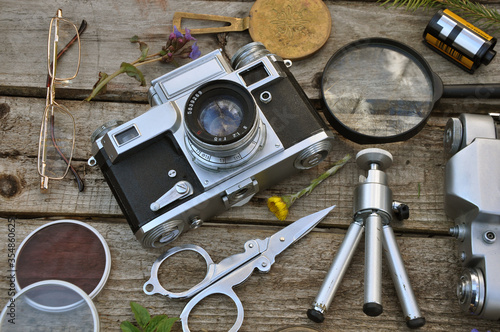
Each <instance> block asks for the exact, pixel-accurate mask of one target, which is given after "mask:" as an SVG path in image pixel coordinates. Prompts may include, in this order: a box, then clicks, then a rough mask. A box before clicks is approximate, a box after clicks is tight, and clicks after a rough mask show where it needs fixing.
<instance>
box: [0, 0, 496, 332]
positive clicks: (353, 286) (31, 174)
mask: <svg viewBox="0 0 500 332" xmlns="http://www.w3.org/2000/svg"><path fill="white" fill-rule="evenodd" d="M253 3H254V2H253V1H250V0H245V1H238V0H234V1H214V0H205V1H201V0H198V1H191V0H190V1H180V0H110V1H96V0H85V1H78V2H72V3H71V5H69V4H68V3H66V2H63V3H61V4H54V3H52V2H50V1H46V0H42V1H36V2H32V1H30V2H28V1H14V0H2V5H1V8H2V10H1V11H0V36H2V38H3V39H2V46H3V47H2V49H1V50H0V78H1V80H0V218H8V217H10V218H13V217H16V218H18V219H17V221H16V228H15V237H16V243H17V245H19V244H20V242H21V241H22V240H23V239H24V238H25V237H26V236H27V235H28V234H29V233H30V232H31V231H32V230H34V229H35V228H37V227H39V226H41V225H43V224H45V223H47V222H49V221H52V220H57V219H63V218H71V219H77V220H82V221H85V222H88V223H89V224H90V225H92V226H94V227H95V228H96V229H97V230H98V231H99V232H101V234H102V235H103V236H104V238H105V239H106V241H107V242H108V244H109V246H110V249H111V255H112V271H111V275H110V278H109V280H108V282H107V284H106V287H105V288H104V289H103V291H102V292H101V294H100V295H98V297H97V298H96V299H95V304H96V306H97V309H98V311H99V314H100V321H101V324H102V329H101V330H102V331H118V330H119V325H120V322H122V321H124V320H133V316H132V314H131V311H130V309H129V302H130V301H136V302H139V303H141V304H143V305H145V306H146V307H148V308H149V309H150V310H151V312H152V313H154V314H162V313H165V314H168V315H170V316H178V315H179V314H180V312H181V310H182V308H183V307H184V305H185V304H186V303H187V301H185V300H179V301H176V300H169V299H166V298H163V297H161V296H147V295H145V294H144V292H143V291H142V286H143V284H144V282H146V281H147V280H148V279H149V273H150V268H151V265H152V264H153V262H154V260H155V259H156V258H157V257H158V256H159V255H160V254H161V253H162V252H163V251H164V250H165V249H166V248H165V249H144V248H142V247H141V245H140V243H139V242H138V241H137V240H136V239H135V237H134V235H133V234H132V232H131V231H130V228H129V226H128V224H127V222H126V220H125V218H124V216H123V214H122V212H121V211H120V209H119V207H118V204H117V202H116V201H115V199H114V197H113V196H112V194H111V191H110V189H109V187H108V186H107V184H106V182H105V181H104V179H103V176H102V173H101V171H100V170H99V169H98V168H91V167H89V166H88V165H87V159H88V158H89V157H90V156H91V154H90V148H91V144H90V135H91V133H92V132H93V131H94V130H95V129H96V128H97V127H98V126H100V125H101V124H103V123H104V122H106V121H108V120H111V119H123V120H129V119H132V118H135V117H137V116H138V115H140V114H142V113H144V112H146V111H147V110H148V109H149V106H148V105H147V89H148V87H140V86H139V85H138V83H137V82H136V81H135V80H133V79H132V78H130V77H126V76H122V77H118V78H117V79H116V80H114V81H112V83H110V85H109V87H108V92H107V93H106V94H105V95H102V96H99V97H98V98H96V101H93V102H91V103H85V102H82V101H81V100H83V99H84V98H85V97H86V96H87V95H88V94H89V93H90V90H91V87H92V86H93V84H94V83H95V81H96V80H97V75H98V72H99V71H104V72H107V73H111V72H113V71H114V70H116V69H117V68H118V66H119V64H120V63H121V62H122V61H133V60H134V59H135V58H136V57H137V56H138V55H139V51H138V50H137V45H135V44H131V43H130V42H129V38H130V37H131V36H133V35H136V34H137V35H139V36H140V38H141V39H142V40H144V41H146V42H147V43H148V44H149V45H150V47H151V48H152V49H155V50H156V49H160V48H161V46H162V45H163V44H164V42H165V40H166V38H167V37H168V35H169V33H170V32H171V29H172V27H171V21H172V16H173V13H174V12H175V11H190V12H195V13H211V14H218V15H225V16H234V17H245V16H247V15H248V13H249V12H250V9H251V7H252V5H253ZM488 3H489V4H491V6H493V7H494V8H500V5H498V4H497V3H496V4H494V3H495V1H491V2H488ZM325 4H326V5H327V6H328V8H329V10H330V13H331V15H332V33H331V36H330V38H329V40H328V41H327V43H326V44H325V46H324V47H323V48H322V49H321V50H320V51H319V52H318V53H316V54H314V55H313V56H311V57H309V58H307V59H305V60H300V61H295V62H294V64H293V66H292V68H291V70H292V72H293V74H294V75H295V77H296V79H297V80H298V82H299V83H300V85H301V86H302V88H303V89H304V90H305V92H306V94H307V95H308V96H309V97H310V98H311V100H312V102H313V104H314V105H315V107H316V108H317V109H318V110H319V111H320V112H322V111H323V109H322V105H321V102H320V83H321V73H322V71H323V68H324V66H325V64H326V63H327V61H328V59H329V58H330V57H331V55H332V54H333V53H334V52H335V51H337V50H338V49H339V48H341V47H342V46H344V45H346V44H347V43H349V42H353V41H355V40H358V39H360V38H367V37H387V38H393V39H395V40H398V41H402V42H404V43H406V44H408V45H409V46H411V47H413V48H415V49H416V50H417V51H418V52H420V53H421V54H422V55H423V56H424V57H425V59H426V60H427V61H428V62H429V64H430V65H431V67H432V68H433V70H434V71H436V73H437V74H438V75H439V76H440V77H441V78H442V80H443V82H444V83H445V84H459V83H498V78H499V77H500V61H499V60H498V59H494V60H493V61H492V62H491V64H490V65H488V66H481V67H480V69H478V70H477V71H476V73H475V74H474V75H469V74H467V73H465V72H463V71H462V70H461V69H459V68H458V67H455V66H454V65H453V64H451V63H450V62H448V61H446V60H444V59H443V58H442V57H441V56H439V55H438V54H436V53H435V52H433V51H431V50H430V49H428V48H427V47H425V46H424V45H423V43H422V36H421V35H422V32H423V30H424V28H425V26H426V25H427V23H428V21H429V19H430V18H431V16H432V15H433V14H434V10H430V11H425V10H418V11H415V12H407V11H405V10H404V9H386V8H383V7H380V6H379V4H377V3H373V2H371V1H368V2H364V1H325ZM57 5H59V6H62V8H63V14H64V16H65V17H67V18H69V19H71V20H73V21H74V22H75V23H79V22H80V20H81V19H83V18H85V19H86V20H87V21H88V23H89V27H88V30H87V31H86V32H85V33H84V35H83V36H82V67H81V71H80V73H79V75H78V78H77V80H76V81H74V83H73V84H72V85H71V86H66V87H61V88H60V89H58V90H57V94H56V96H57V98H58V99H59V100H60V102H61V103H62V104H64V105H66V106H68V107H69V109H70V110H71V112H72V114H73V115H74V117H75V120H76V124H77V128H76V129H77V141H76V152H75V157H74V161H73V165H74V166H75V167H76V168H77V169H78V171H79V172H80V173H81V174H82V176H83V178H84V181H85V184H86V189H85V191H84V192H82V193H78V192H77V189H76V185H75V183H74V181H73V180H72V179H71V178H70V177H69V176H67V177H66V178H65V179H64V180H62V181H54V182H52V183H51V187H52V189H51V192H50V193H48V194H41V193H40V191H39V176H38V173H37V170H36V164H37V148H38V147H37V144H38V135H39V130H40V121H41V117H42V112H43V108H44V103H45V88H44V85H45V77H46V64H45V52H46V37H47V29H48V23H49V18H50V17H51V16H52V15H53V14H54V13H55V10H56V9H57V7H56V6H57ZM188 23H189V26H188V27H191V28H195V27H201V26H204V24H205V23H200V22H188ZM197 37H198V44H199V46H200V49H201V51H202V53H203V54H206V53H209V52H211V51H212V50H214V49H216V48H219V47H223V50H224V52H225V54H226V55H227V56H228V57H231V56H232V55H233V54H234V53H235V52H236V51H237V49H238V48H240V47H241V46H243V45H245V44H246V43H248V42H250V41H251V39H250V36H249V34H248V32H238V33H231V34H228V35H226V36H223V35H218V36H215V35H201V36H197ZM173 68H174V66H172V65H164V64H153V65H149V66H144V67H143V69H144V74H145V76H146V79H147V81H151V80H152V79H154V78H156V77H158V76H160V75H163V74H164V73H166V72H168V71H170V70H172V69H173ZM499 106H500V102H499V101H496V100H479V99H474V98H470V99H466V100H459V99H448V100H441V101H440V103H439V104H438V105H436V108H435V109H434V111H433V113H432V116H431V117H430V119H429V121H428V123H427V125H426V126H425V127H424V129H423V130H422V131H421V132H420V133H419V134H418V135H416V136H415V137H413V138H412V139H409V140H408V141H405V142H401V143H392V144H383V145H368V146H361V145H358V144H355V143H352V142H350V141H348V140H346V139H344V138H342V137H341V136H339V135H337V143H336V144H335V146H334V148H333V151H332V153H331V154H330V155H329V156H328V158H327V160H326V161H325V162H323V163H321V164H320V165H319V166H317V167H315V168H313V169H311V170H307V171H302V172H301V173H299V174H297V175H295V176H292V177H290V178H289V179H287V180H286V181H284V182H282V183H280V184H277V185H275V186H274V187H272V188H269V189H268V190H265V191H261V192H259V193H258V194H257V195H256V196H255V197H254V198H253V199H252V200H251V201H250V202H249V203H248V204H246V205H245V206H243V207H239V208H234V209H232V210H229V211H226V212H225V213H222V214H221V215H218V216H215V217H214V218H212V219H211V220H209V221H206V223H205V225H204V226H202V227H201V228H200V229H198V230H194V231H189V232H185V233H184V234H183V235H182V236H181V237H180V238H179V239H178V240H176V241H175V242H174V243H173V244H172V245H180V244H184V243H194V244H198V245H200V246H202V247H204V248H205V249H206V250H207V251H208V252H209V253H210V254H211V255H212V258H213V259H214V261H216V262H218V261H220V260H221V259H223V258H225V257H228V256H230V255H232V254H236V253H239V252H242V251H243V244H244V243H245V241H246V240H248V239H253V238H265V237H266V236H269V235H271V234H273V233H274V232H276V231H277V230H279V229H281V228H282V227H283V226H285V225H287V224H289V223H291V222H293V221H295V220H297V219H299V218H301V217H303V216H305V215H307V214H310V213H313V212H315V211H318V210H320V209H323V208H326V207H328V206H330V205H332V204H336V205H337V207H336V208H335V210H334V211H333V212H332V213H330V214H329V215H328V216H327V217H326V218H325V220H324V221H323V222H322V223H321V224H320V225H319V226H318V227H317V229H315V230H314V231H313V232H312V233H311V234H309V235H308V236H306V237H304V238H303V239H302V240H301V241H300V242H298V243H297V244H295V245H294V246H292V247H291V248H289V249H288V250H286V251H285V252H284V253H283V254H282V255H280V256H278V258H277V261H276V263H275V264H274V265H273V267H272V268H271V271H270V273H269V274H259V273H257V272H255V273H254V274H253V275H252V276H251V277H250V278H249V280H248V281H247V282H246V283H244V284H243V285H241V286H240V287H238V288H237V289H236V292H237V294H238V296H240V298H241V300H242V302H243V305H244V308H245V323H244V325H243V328H242V329H241V331H275V330H277V329H280V328H284V327H286V326H302V327H311V328H315V329H317V330H319V331H370V330H371V331H405V330H408V328H407V327H406V324H405V322H404V319H403V313H402V311H401V308H400V306H399V303H398V300H397V298H396V293H395V290H394V287H393V284H392V280H391V278H390V276H389V273H388V271H387V266H386V265H385V263H384V275H383V304H384V313H383V314H382V315H381V316H379V317H375V318H373V317H368V316H366V315H364V313H363V312H362V305H363V283H364V282H363V270H364V245H363V243H361V244H360V247H359V248H358V250H357V252H356V254H355V257H354V259H353V262H352V266H351V267H350V268H349V270H348V273H347V275H346V277H345V279H344V280H343V281H342V285H341V287H340V289H339V290H338V292H337V295H336V297H335V301H334V303H333V304H332V306H331V308H330V310H329V311H328V313H327V317H326V320H325V322H324V323H323V324H315V323H312V322H310V321H309V320H308V319H307V317H306V315H305V312H306V310H307V309H308V308H309V307H310V305H311V303H312V301H313V300H314V298H315V296H316V295H317V292H318V290H319V287H320V285H321V283H322V281H323V278H324V277H325V275H326V273H327V271H328V269H329V267H330V264H331V262H332V259H333V257H334V255H335V253H336V252H337V250H338V248H339V246H340V243H341V241H342V239H343V237H344V234H345V230H346V229H347V227H348V225H349V223H350V222H351V220H352V213H353V211H352V204H353V203H352V202H353V190H354V187H355V185H356V184H357V183H358V177H359V175H360V171H359V170H358V168H357V166H356V164H355V161H354V156H355V155H356V153H357V152H358V151H360V150H361V149H363V148H366V147H378V148H383V149H386V150H388V151H390V152H391V153H392V154H393V156H394V163H393V166H392V167H391V168H389V169H388V170H387V174H388V177H389V184H390V188H391V189H392V191H393V195H394V199H396V200H398V201H401V202H404V203H406V204H408V205H409V206H410V219H409V220H405V221H403V222H397V221H395V222H394V223H393V227H394V229H395V231H396V234H397V241H398V244H399V246H400V249H401V253H402V256H403V260H404V262H405V265H406V268H407V271H408V274H409V277H410V280H411V282H412V286H413V289H414V291H415V293H416V297H417V301H418V303H419V305H420V308H421V311H422V313H423V314H424V316H425V317H426V319H427V324H426V325H425V327H423V328H421V329H420V331H465V332H469V331H471V330H472V329H473V328H476V329H478V330H479V332H486V331H497V330H498V329H499V328H500V325H499V323H498V322H489V321H484V320H479V319H475V318H473V317H469V316H466V315H465V314H463V313H462V312H461V311H460V308H459V306H458V304H457V300H456V295H455V283H456V280H457V279H458V276H459V273H460V270H461V266H460V264H459V260H458V257H457V256H458V254H457V252H456V251H457V249H456V245H455V242H456V240H455V239H454V238H452V237H451V236H449V235H448V229H449V228H450V227H451V226H453V224H454V223H453V221H452V220H450V219H449V218H448V217H447V216H446V215H445V213H444V197H443V190H444V188H443V187H444V183H443V182H444V167H445V164H446V161H447V157H446V156H445V154H444V152H443V147H442V139H443V130H444V126H445V124H446V121H447V120H448V118H449V117H450V116H457V115H458V114H460V113H463V112H469V113H481V114H486V113H488V112H498V109H499ZM346 154H350V155H351V156H352V157H353V159H351V160H350V161H349V162H348V164H347V165H345V166H344V167H343V168H342V169H341V170H340V171H339V172H338V174H336V175H334V176H332V177H331V178H329V179H327V180H326V181H325V182H324V183H323V184H321V185H320V186H318V187H317V188H316V189H315V190H314V191H313V193H312V194H311V195H309V196H307V197H303V198H301V199H300V200H298V201H297V202H296V203H295V204H294V206H292V208H291V209H290V214H289V217H288V218H287V220H286V221H285V222H279V221H277V220H276V219H275V217H274V216H273V215H272V214H271V213H270V212H269V211H268V209H267V207H266V200H267V198H268V197H270V196H272V195H284V194H290V193H293V192H297V191H298V190H300V189H302V188H303V187H305V186H307V185H308V184H309V183H310V181H311V180H313V179H314V178H316V177H317V176H319V175H320V174H321V173H322V172H324V171H325V170H326V169H328V167H329V165H330V164H332V163H333V162H335V161H336V160H338V159H340V158H342V157H343V156H344V155H346ZM7 238H8V229H7V219H0V271H3V272H2V273H0V276H1V277H4V276H5V277H7V276H8V272H7V271H8V266H7V263H8V261H7V259H8V258H7V253H8V244H7ZM172 245H170V246H172ZM170 246H169V247H170ZM163 268H164V270H163ZM203 268H204V265H203V262H201V261H200V259H199V258H198V257H196V256H182V257H180V258H176V259H172V261H169V264H168V266H165V267H162V274H161V276H160V277H161V280H162V282H165V283H166V284H168V285H169V286H171V287H172V288H174V289H176V288H179V289H180V288H187V287H186V286H187V285H193V284H194V281H193V280H195V279H197V280H200V278H201V277H202V274H201V273H200V271H202V270H203ZM184 271H185V272H184ZM178 272H180V274H177V273H178ZM174 276H179V277H178V278H174ZM9 286H10V285H9V280H8V278H3V281H1V282H0V306H2V305H3V304H4V303H6V302H7V301H8V299H9V296H8V291H9ZM223 300H224V301H223ZM233 309H234V307H233V306H232V304H231V303H228V301H225V299H222V298H220V297H215V298H209V299H208V300H207V301H205V302H204V303H203V307H201V308H199V309H198V310H197V311H195V312H194V313H193V314H194V315H195V317H194V318H195V324H196V326H195V328H193V330H195V329H196V330H201V331H221V330H227V329H228V328H229V327H230V325H231V324H232V322H233V321H234V318H235V316H234V313H235V312H234V310H233ZM174 331H181V328H180V324H177V325H176V326H175V328H174Z"/></svg>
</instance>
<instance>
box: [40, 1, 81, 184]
mask: <svg viewBox="0 0 500 332" xmlns="http://www.w3.org/2000/svg"><path fill="white" fill-rule="evenodd" d="M86 27H87V22H86V21H85V20H83V21H82V24H81V26H80V28H79V29H78V28H77V27H76V25H74V24H73V23H72V22H70V21H68V20H66V19H64V18H63V17H62V10H61V9H59V10H57V14H56V16H55V17H53V18H52V19H51V20H50V28H49V38H48V41H47V69H48V74H47V99H46V102H45V111H44V114H43V119H42V125H41V128H40V139H39V142H38V173H39V174H40V176H41V182H40V189H41V191H42V192H45V191H47V190H48V189H49V180H61V179H63V178H64V177H65V176H66V174H67V173H68V170H71V172H72V173H73V175H74V177H75V179H76V181H77V184H78V190H79V191H83V188H84V184H83V181H82V179H81V178H80V176H79V175H78V173H77V172H76V170H75V169H74V168H73V166H71V160H72V158H73V150H74V147H75V119H74V118H73V115H71V113H70V111H69V110H68V108H67V107H65V106H64V105H61V104H59V103H57V102H56V101H55V86H56V84H67V83H69V82H70V81H71V80H73V79H74V78H75V77H76V75H77V74H78V70H79V68H80V56H81V52H80V34H82V33H83V32H84V31H85V29H86ZM71 36H73V37H71ZM75 42H77V44H78V49H77V50H76V49H75V48H73V49H71V50H70V48H71V46H72V45H73V44H74V43H75ZM59 44H62V45H66V46H65V47H64V48H63V49H61V50H60V51H58V45H59ZM63 54H66V56H65V58H64V59H61V57H62V55H63Z"/></svg>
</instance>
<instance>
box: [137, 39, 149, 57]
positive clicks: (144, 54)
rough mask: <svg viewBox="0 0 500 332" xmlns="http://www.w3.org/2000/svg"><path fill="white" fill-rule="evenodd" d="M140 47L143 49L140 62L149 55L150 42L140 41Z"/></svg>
mask: <svg viewBox="0 0 500 332" xmlns="http://www.w3.org/2000/svg"><path fill="white" fill-rule="evenodd" d="M139 49H140V50H141V57H140V58H139V62H142V61H144V60H145V59H146V57H147V56H148V52H149V46H148V44H146V43H144V42H141V41H140V42H139Z"/></svg>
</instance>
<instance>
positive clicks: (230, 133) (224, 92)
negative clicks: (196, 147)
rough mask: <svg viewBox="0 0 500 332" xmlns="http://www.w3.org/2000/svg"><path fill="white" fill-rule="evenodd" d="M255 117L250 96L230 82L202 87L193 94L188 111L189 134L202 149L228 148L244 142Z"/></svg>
mask: <svg viewBox="0 0 500 332" xmlns="http://www.w3.org/2000/svg"><path fill="white" fill-rule="evenodd" d="M256 117H257V112H256V110H255V104H254V102H253V99H252V96H251V95H250V93H249V92H248V91H247V90H246V89H245V88H244V87H243V86H241V85H239V84H237V83H234V82H231V81H213V82H209V83H207V84H205V85H202V86H201V87H200V88H198V89H196V90H195V91H194V92H193V93H192V95H191V97H190V98H189V100H188V104H187V106H186V110H185V120H186V126H187V129H188V131H189V133H188V134H190V136H191V137H192V138H193V139H194V140H197V141H200V142H202V143H205V144H202V145H206V144H208V145H228V144H231V143H234V142H236V141H239V140H241V139H243V138H244V137H245V135H246V134H247V133H248V132H249V131H251V129H252V128H253V126H254V122H255V120H256ZM216 150H220V149H216Z"/></svg>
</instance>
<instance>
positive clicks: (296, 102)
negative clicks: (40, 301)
mask: <svg viewBox="0 0 500 332" xmlns="http://www.w3.org/2000/svg"><path fill="white" fill-rule="evenodd" d="M278 63H279V64H280V66H281V69H282V70H283V71H284V72H285V73H286V74H287V76H288V77H287V78H286V79H281V80H275V81H273V82H272V83H271V84H270V85H266V86H265V87H261V88H258V89H256V90H254V91H252V94H253V96H254V98H255V100H256V102H257V105H258V106H259V108H260V109H261V110H262V112H263V113H264V115H265V116H266V118H267V120H268V121H269V122H270V123H271V127H273V129H274V131H275V132H276V134H277V135H278V137H279V139H280V140H281V142H282V143H283V146H284V148H285V149H288V148H289V147H291V146H292V145H294V144H296V143H298V142H300V141H303V140H305V139H307V138H308V137H310V136H312V135H314V134H316V133H318V132H320V131H322V130H326V131H329V130H330V129H329V128H328V127H327V125H326V123H325V122H324V121H323V119H321V117H320V116H319V114H318V111H317V110H316V109H314V107H313V106H312V105H311V103H310V101H309V99H308V98H307V96H306V94H305V93H304V91H303V90H302V88H301V87H300V85H299V83H298V82H297V81H296V80H295V78H294V77H293V75H292V74H291V73H290V71H289V70H288V68H287V67H286V66H285V65H284V63H283V62H278ZM264 91H269V92H270V93H271V95H272V101H271V102H270V103H268V104H265V103H263V102H261V101H260V97H259V96H260V94H261V93H262V92H264Z"/></svg>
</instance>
